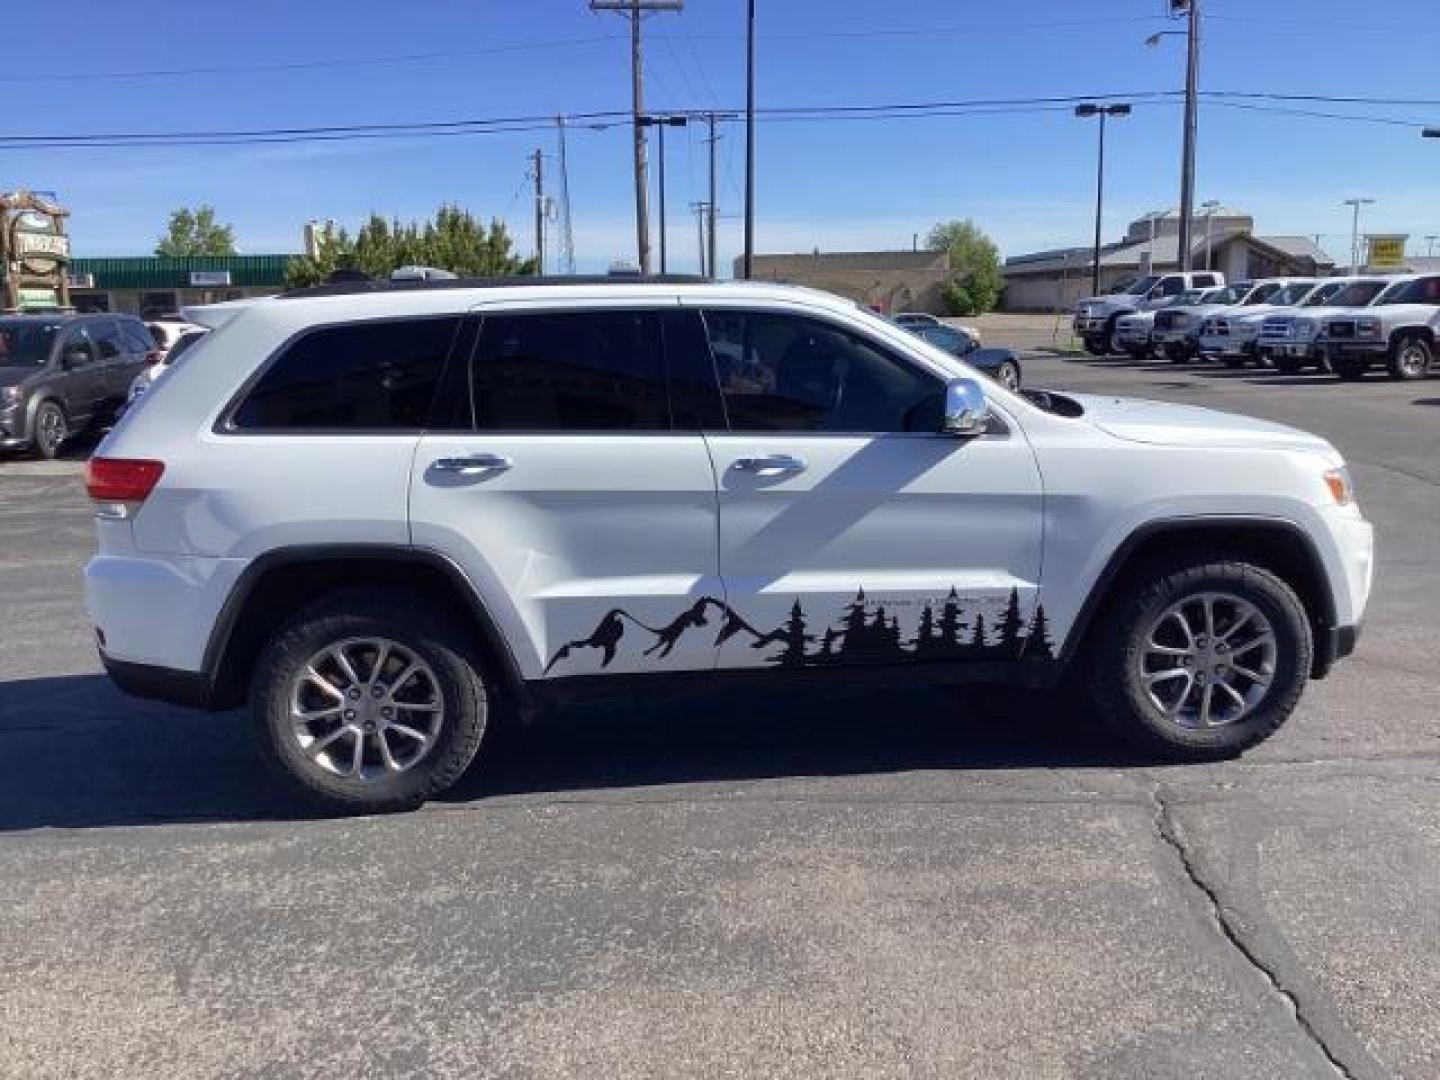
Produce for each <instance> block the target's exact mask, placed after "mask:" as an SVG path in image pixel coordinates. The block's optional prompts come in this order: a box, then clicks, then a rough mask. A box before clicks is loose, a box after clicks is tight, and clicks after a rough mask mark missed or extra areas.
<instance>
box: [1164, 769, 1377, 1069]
mask: <svg viewBox="0 0 1440 1080" xmlns="http://www.w3.org/2000/svg"><path fill="white" fill-rule="evenodd" d="M1149 796H1150V803H1151V806H1152V808H1153V809H1154V812H1155V829H1156V832H1157V833H1159V835H1160V839H1161V840H1162V841H1163V842H1164V843H1165V845H1166V846H1167V847H1169V848H1170V849H1171V850H1172V851H1173V852H1174V853H1175V856H1176V858H1177V859H1178V860H1179V862H1180V869H1181V871H1182V872H1183V873H1184V875H1185V877H1186V878H1187V879H1188V880H1189V881H1190V883H1191V884H1192V885H1194V886H1195V888H1196V889H1198V890H1199V891H1200V892H1201V893H1202V894H1203V895H1204V897H1205V901H1206V907H1207V909H1208V913H1209V915H1210V919H1211V921H1212V922H1213V923H1214V924H1215V928H1216V929H1217V930H1218V931H1219V932H1220V934H1221V936H1222V937H1224V938H1225V940H1226V941H1227V942H1229V943H1230V945H1231V946H1232V947H1233V948H1234V949H1235V950H1236V951H1237V952H1239V954H1240V955H1241V956H1242V957H1243V958H1244V959H1245V961H1246V962H1247V963H1248V964H1249V965H1250V966H1251V967H1252V968H1254V969H1255V971H1256V972H1258V973H1259V974H1260V976H1261V977H1262V978H1263V979H1264V980H1265V982H1266V983H1267V984H1268V985H1269V987H1270V989H1271V990H1272V991H1273V992H1274V993H1275V994H1276V995H1277V996H1278V997H1279V998H1280V1000H1281V1001H1282V1002H1283V1004H1284V1006H1285V1008H1286V1009H1287V1011H1288V1012H1289V1013H1290V1014H1291V1015H1292V1016H1294V1018H1295V1022H1296V1024H1297V1025H1298V1026H1299V1028H1300V1030H1301V1031H1302V1032H1303V1033H1304V1034H1305V1036H1306V1037H1307V1038H1308V1039H1309V1041H1310V1042H1311V1043H1313V1044H1314V1045H1315V1047H1316V1048H1317V1049H1318V1050H1319V1051H1320V1053H1321V1054H1323V1055H1324V1056H1325V1060H1326V1061H1327V1062H1329V1064H1330V1067H1331V1069H1332V1070H1333V1073H1334V1075H1335V1076H1338V1077H1342V1078H1343V1080H1360V1078H1362V1077H1365V1076H1371V1075H1379V1074H1381V1072H1382V1070H1381V1069H1380V1066H1379V1064H1378V1063H1376V1062H1374V1061H1373V1060H1366V1061H1365V1062H1363V1063H1362V1064H1360V1065H1359V1067H1358V1068H1357V1067H1356V1066H1355V1065H1352V1064H1350V1063H1347V1062H1346V1061H1344V1060H1342V1059H1341V1057H1340V1056H1339V1055H1338V1054H1337V1052H1336V1051H1335V1050H1334V1049H1332V1047H1331V1046H1330V1044H1329V1042H1328V1041H1327V1040H1326V1038H1325V1036H1324V1035H1322V1034H1321V1033H1320V1031H1319V1030H1318V1028H1317V1027H1316V1025H1315V1023H1314V1022H1313V1020H1312V1019H1311V1017H1310V1016H1309V1014H1308V1012H1307V1010H1306V1009H1305V1007H1304V1006H1303V1005H1302V1004H1301V1002H1300V999H1299V997H1298V996H1297V995H1296V994H1295V992H1293V991H1292V990H1291V989H1290V988H1289V987H1287V986H1286V985H1285V984H1284V983H1283V982H1281V981H1280V977H1279V975H1278V974H1277V973H1276V971H1275V970H1274V968H1273V967H1272V966H1271V965H1270V964H1268V963H1267V962H1266V961H1265V959H1264V958H1263V957H1262V956H1261V955H1260V954H1259V951H1258V950H1257V949H1256V948H1255V946H1254V945H1253V944H1252V943H1251V942H1250V941H1248V940H1247V936H1246V935H1244V934H1243V933H1242V932H1241V931H1240V930H1239V929H1237V928H1236V927H1235V926H1234V925H1233V923H1232V922H1231V921H1230V918H1229V916H1228V914H1227V911H1226V908H1225V905H1224V904H1222V903H1221V901H1220V893H1219V890H1218V888H1217V887H1216V886H1215V885H1212V884H1211V883H1210V882H1208V881H1206V880H1205V878H1204V876H1203V875H1202V874H1201V873H1200V871H1199V868H1198V867H1197V866H1196V865H1195V862H1194V860H1193V859H1192V857H1191V855H1190V850H1189V848H1188V847H1187V846H1186V844H1185V841H1184V839H1183V838H1182V837H1181V835H1180V830H1179V825H1178V823H1177V822H1176V820H1175V818H1174V816H1173V815H1172V814H1171V812H1170V807H1169V804H1168V803H1167V802H1166V800H1165V796H1164V794H1163V792H1162V789H1161V785H1160V784H1159V783H1155V784H1154V785H1153V786H1152V787H1151V788H1150V791H1149ZM1362 1052H1363V1051H1362ZM1367 1058H1368V1055H1367Z"/></svg>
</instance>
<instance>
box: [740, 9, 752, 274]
mask: <svg viewBox="0 0 1440 1080" xmlns="http://www.w3.org/2000/svg"><path fill="white" fill-rule="evenodd" d="M754 261H755V0H748V2H747V4H746V16H745V260H744V267H745V272H744V273H743V274H742V275H741V277H743V278H745V279H746V280H747V281H748V280H749V278H750V271H751V269H752V267H753V264H754Z"/></svg>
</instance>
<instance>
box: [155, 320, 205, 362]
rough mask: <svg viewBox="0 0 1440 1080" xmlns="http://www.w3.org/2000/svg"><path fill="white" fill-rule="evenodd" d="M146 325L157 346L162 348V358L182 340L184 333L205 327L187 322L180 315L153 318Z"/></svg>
mask: <svg viewBox="0 0 1440 1080" xmlns="http://www.w3.org/2000/svg"><path fill="white" fill-rule="evenodd" d="M145 326H146V328H147V329H148V330H149V331H150V336H151V337H152V338H154V339H155V346H156V348H158V349H159V350H160V353H161V357H162V358H163V357H164V354H165V353H167V352H168V351H169V350H170V349H171V347H172V346H174V344H175V342H177V341H179V340H180V337H181V335H182V334H188V333H191V332H192V331H195V330H203V329H204V327H201V326H196V325H195V324H194V323H189V322H186V321H185V320H184V319H182V318H180V317H179V316H178V315H177V316H176V317H175V318H173V319H172V318H165V319H151V320H149V321H148V322H146V323H145Z"/></svg>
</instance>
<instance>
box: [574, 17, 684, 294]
mask: <svg viewBox="0 0 1440 1080" xmlns="http://www.w3.org/2000/svg"><path fill="white" fill-rule="evenodd" d="M683 7H684V0H590V10H591V11H615V12H619V13H620V14H622V15H624V16H626V17H627V18H628V19H629V20H630V116H631V127H632V128H633V132H634V145H635V253H636V257H637V259H636V261H637V262H638V263H639V264H640V273H641V274H642V275H644V274H648V273H650V174H649V169H648V167H647V164H646V160H645V159H646V154H645V128H644V126H643V125H642V124H641V118H642V116H643V114H644V112H645V85H644V83H645V80H644V59H643V54H642V51H641V42H640V21H641V19H643V18H644V17H645V16H646V15H647V14H650V13H651V12H656V11H680V10H682V9H683Z"/></svg>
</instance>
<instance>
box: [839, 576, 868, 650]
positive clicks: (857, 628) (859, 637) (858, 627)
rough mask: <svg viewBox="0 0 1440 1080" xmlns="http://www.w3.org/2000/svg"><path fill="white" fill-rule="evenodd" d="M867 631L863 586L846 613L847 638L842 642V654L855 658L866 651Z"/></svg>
mask: <svg viewBox="0 0 1440 1080" xmlns="http://www.w3.org/2000/svg"><path fill="white" fill-rule="evenodd" d="M865 631H866V627H865V590H864V589H863V588H862V589H861V590H860V591H859V592H858V593H856V594H855V599H854V600H853V601H852V602H851V604H850V607H849V608H848V609H847V611H846V613H845V640H844V641H842V642H841V643H840V655H841V656H843V657H845V658H846V659H854V658H855V657H856V656H858V655H860V654H861V653H863V652H865V642H866V632H865Z"/></svg>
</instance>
